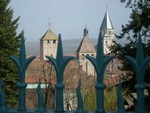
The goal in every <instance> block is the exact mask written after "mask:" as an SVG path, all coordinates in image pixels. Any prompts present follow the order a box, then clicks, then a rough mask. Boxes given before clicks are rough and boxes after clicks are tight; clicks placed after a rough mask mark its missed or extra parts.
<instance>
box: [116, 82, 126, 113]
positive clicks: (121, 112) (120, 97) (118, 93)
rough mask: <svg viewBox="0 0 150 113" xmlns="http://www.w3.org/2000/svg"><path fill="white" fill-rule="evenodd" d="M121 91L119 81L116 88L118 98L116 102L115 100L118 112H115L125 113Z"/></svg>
mask: <svg viewBox="0 0 150 113" xmlns="http://www.w3.org/2000/svg"><path fill="white" fill-rule="evenodd" d="M121 90H122V86H121V82H120V81H119V85H118V87H117V97H118V100H117V104H118V111H117V112H118V113H125V109H124V98H123V96H122V93H121Z"/></svg>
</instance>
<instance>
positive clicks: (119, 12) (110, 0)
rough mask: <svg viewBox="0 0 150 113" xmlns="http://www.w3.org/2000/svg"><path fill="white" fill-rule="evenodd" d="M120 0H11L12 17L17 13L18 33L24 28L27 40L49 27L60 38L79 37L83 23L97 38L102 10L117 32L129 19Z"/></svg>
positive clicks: (35, 38) (34, 38)
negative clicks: (107, 15)
mask: <svg viewBox="0 0 150 113" xmlns="http://www.w3.org/2000/svg"><path fill="white" fill-rule="evenodd" d="M125 5H126V4H125V3H120V0H11V2H10V4H9V6H11V7H12V9H13V10H14V18H16V17H18V16H21V17H20V20H19V22H18V23H19V27H18V33H19V32H20V31H22V30H24V31H25V37H26V38H27V41H28V42H38V41H39V39H40V38H41V37H42V36H43V35H44V33H45V32H46V31H47V30H48V28H49V20H50V29H51V30H52V31H54V32H55V33H56V35H58V34H59V33H61V35H62V39H63V40H65V39H81V38H82V37H83V29H84V27H85V25H86V26H87V28H88V29H89V36H90V38H98V32H99V28H100V26H101V23H102V20H103V17H104V15H105V12H106V10H108V12H109V16H110V18H111V21H112V24H113V26H114V28H115V31H116V33H117V34H118V33H119V32H120V31H121V25H122V24H126V23H128V21H129V16H130V12H131V9H129V8H125Z"/></svg>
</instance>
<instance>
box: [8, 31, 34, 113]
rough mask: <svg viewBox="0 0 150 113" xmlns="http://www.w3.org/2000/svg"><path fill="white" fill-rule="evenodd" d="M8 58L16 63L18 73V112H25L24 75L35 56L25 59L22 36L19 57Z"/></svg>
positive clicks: (22, 37)
mask: <svg viewBox="0 0 150 113" xmlns="http://www.w3.org/2000/svg"><path fill="white" fill-rule="evenodd" d="M10 58H11V59H12V60H13V61H14V62H15V63H16V65H17V67H18V71H19V83H18V84H17V86H18V88H19V99H18V111H26V106H25V98H26V95H25V88H26V86H27V84H26V83H25V73H26V70H27V68H28V66H29V64H30V63H31V62H32V60H33V59H34V58H35V56H32V57H29V58H27V59H26V51H25V39H24V34H22V36H21V43H20V52H19V57H18V58H17V57H15V56H10Z"/></svg>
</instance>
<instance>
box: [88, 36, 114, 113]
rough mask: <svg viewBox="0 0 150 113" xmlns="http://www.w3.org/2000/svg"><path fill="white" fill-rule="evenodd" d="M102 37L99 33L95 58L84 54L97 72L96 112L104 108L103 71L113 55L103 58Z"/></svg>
mask: <svg viewBox="0 0 150 113" xmlns="http://www.w3.org/2000/svg"><path fill="white" fill-rule="evenodd" d="M102 39H103V38H102V37H101V33H99V38H98V45H97V55H96V58H94V57H91V56H86V58H87V59H89V60H90V61H91V63H92V64H93V66H94V68H95V71H96V74H97V83H96V86H95V88H96V93H97V110H96V113H105V109H104V88H105V85H104V84H103V80H104V72H105V68H106V66H107V64H108V63H109V62H110V61H111V60H112V59H113V56H109V57H106V58H104V55H103V42H102V41H103V40H102Z"/></svg>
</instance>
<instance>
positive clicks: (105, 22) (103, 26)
mask: <svg viewBox="0 0 150 113" xmlns="http://www.w3.org/2000/svg"><path fill="white" fill-rule="evenodd" d="M107 29H111V30H114V27H113V25H112V22H111V20H110V17H109V14H108V11H106V13H105V16H104V18H103V21H102V24H101V27H100V31H102V30H107Z"/></svg>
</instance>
